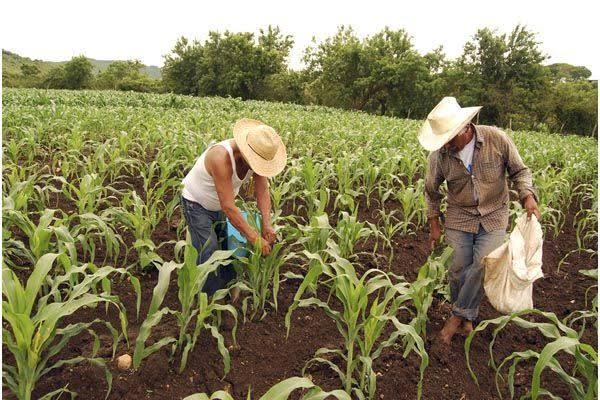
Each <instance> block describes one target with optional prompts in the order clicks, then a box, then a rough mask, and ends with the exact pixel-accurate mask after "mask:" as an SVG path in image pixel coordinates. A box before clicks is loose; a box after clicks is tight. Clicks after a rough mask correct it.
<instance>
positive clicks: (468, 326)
mask: <svg viewBox="0 0 600 400" xmlns="http://www.w3.org/2000/svg"><path fill="white" fill-rule="evenodd" d="M460 332H461V333H462V334H463V335H466V336H469V335H470V334H471V332H473V322H472V321H469V320H468V319H465V320H463V321H462V324H461V326H460Z"/></svg>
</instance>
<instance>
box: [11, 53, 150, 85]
mask: <svg viewBox="0 0 600 400" xmlns="http://www.w3.org/2000/svg"><path fill="white" fill-rule="evenodd" d="M88 60H90V62H91V63H92V65H93V66H94V73H95V74H97V73H98V72H100V71H104V70H105V69H106V68H107V67H108V66H109V65H110V64H111V63H113V62H115V61H117V60H94V59H93V58H88ZM66 62H67V61H59V62H56V61H43V60H32V59H31V58H29V57H23V56H20V55H18V54H16V53H13V52H11V51H8V50H4V49H2V74H3V75H4V74H11V75H19V74H20V73H21V65H23V64H33V65H35V66H36V67H38V69H39V70H40V73H42V74H43V73H45V72H47V71H48V70H50V69H52V68H54V67H56V66H57V65H61V64H65V63H66ZM142 73H143V74H146V75H148V76H149V77H150V78H153V79H160V67H157V66H154V65H149V66H145V67H144V68H142Z"/></svg>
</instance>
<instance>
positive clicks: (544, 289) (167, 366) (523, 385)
mask: <svg viewBox="0 0 600 400" xmlns="http://www.w3.org/2000/svg"><path fill="white" fill-rule="evenodd" d="M392 207H393V204H392ZM386 208H387V204H386ZM575 212H576V210H574V209H572V210H570V211H569V214H568V216H567V223H566V224H565V228H564V230H563V232H561V234H560V235H559V236H558V237H552V236H551V234H548V237H546V240H545V243H544V265H543V269H544V273H545V277H544V278H543V279H540V280H538V281H537V282H536V283H535V285H534V304H535V306H536V307H537V308H538V309H541V310H544V311H551V312H554V313H555V314H556V315H557V316H558V317H559V318H561V319H562V318H564V317H566V316H567V315H569V314H570V313H571V312H572V311H575V310H582V309H585V308H586V305H585V300H584V297H585V291H586V289H588V288H589V287H590V286H592V285H594V284H596V282H595V281H594V280H592V279H590V278H587V277H585V276H583V275H581V274H579V273H578V270H580V269H589V268H595V267H596V266H597V263H598V260H597V257H596V256H594V257H592V258H590V257H589V255H587V254H586V253H576V254H573V255H571V256H569V258H568V259H567V262H568V263H567V264H565V265H563V266H562V268H561V269H560V271H559V270H558V264H559V261H560V260H561V259H562V258H563V257H564V256H565V255H566V254H567V253H568V252H569V251H570V250H571V249H574V248H576V242H575V232H574V230H573V229H572V221H573V220H572V219H573V215H574V213H575ZM359 216H360V217H361V219H363V220H371V219H372V218H374V216H373V215H370V213H369V210H366V211H365V210H363V211H361V213H360V214H359ZM175 226H176V225H175V224H173V225H169V224H163V225H161V227H159V230H158V231H157V232H155V234H154V237H155V242H156V243H160V242H161V241H166V240H173V239H175V238H176V232H175ZM426 239H427V233H426V232H425V231H419V232H418V233H416V234H413V235H407V236H401V235H397V236H396V237H395V239H394V246H395V253H394V254H395V260H394V262H393V263H392V266H391V270H392V271H393V272H394V273H395V274H397V275H403V276H404V277H405V278H406V279H407V280H409V281H411V280H414V279H415V278H416V274H417V271H418V269H419V267H420V266H421V265H423V263H424V262H425V261H426V259H427V256H428V253H429V252H428V249H427V244H426V242H427V240H426ZM126 241H128V240H127V239H126ZM374 245H375V243H374V242H373V241H367V242H365V243H361V244H360V246H359V247H360V248H359V250H360V251H361V252H364V253H362V254H361V256H360V257H359V258H358V261H357V264H358V267H357V269H359V270H364V269H365V268H367V269H368V268H372V267H380V268H381V269H384V270H385V269H387V268H388V267H387V261H386V258H385V256H387V253H381V250H379V253H380V254H379V256H377V255H376V256H370V255H368V254H367V253H370V252H371V251H372V249H373V248H374V247H373V246H374ZM379 248H381V244H380V246H379ZM171 251H172V247H171V248H170V249H165V248H163V251H162V253H163V254H161V255H163V256H164V257H167V258H168V254H169V253H170V252H171ZM130 256H131V255H130ZM287 270H292V271H294V272H299V271H298V268H297V267H296V266H293V265H291V264H290V265H286V266H284V268H283V269H282V273H284V272H286V271H287ZM156 279H157V274H156V273H150V274H147V275H142V276H141V281H142V292H143V293H142V310H141V312H140V317H139V319H138V320H136V319H135V294H134V292H133V290H132V288H131V286H130V285H129V284H128V283H127V282H125V281H124V282H115V283H114V292H115V294H118V295H119V296H120V298H121V300H122V302H123V304H124V305H125V307H126V309H127V315H128V317H129V328H128V329H129V332H128V333H129V342H130V345H129V347H128V346H127V345H126V343H124V342H121V343H120V344H119V347H118V351H117V356H118V355H121V354H125V353H128V354H132V353H133V345H134V343H135V338H136V336H137V332H138V329H139V326H140V324H141V322H142V321H143V319H144V317H145V315H146V312H147V307H148V305H149V303H150V298H151V296H152V290H153V288H154V286H155V284H156ZM298 285H299V281H298V280H285V281H283V282H282V284H281V288H280V292H279V298H278V300H279V310H278V311H275V310H270V311H269V313H268V315H267V316H266V317H265V318H264V319H263V320H262V321H257V322H253V321H248V322H246V323H244V322H243V319H242V318H241V317H240V318H239V325H238V330H237V336H236V339H237V346H233V341H232V337H231V329H232V326H233V321H232V320H231V319H230V318H229V319H228V318H226V319H225V320H224V323H223V325H222V328H221V331H222V333H223V334H224V336H225V338H226V342H227V345H228V346H229V348H230V354H231V371H230V372H229V374H228V375H227V376H225V377H223V363H222V359H221V357H220V355H219V353H218V351H217V347H216V340H215V339H213V338H212V336H210V334H208V333H207V332H204V333H203V334H202V336H201V339H200V340H199V343H198V344H197V345H196V348H195V349H194V351H193V352H192V353H191V354H190V356H189V359H188V364H187V368H186V369H185V370H184V372H183V373H178V367H179V364H178V361H179V360H178V359H175V360H174V361H172V362H170V360H169V354H170V348H167V347H165V348H163V349H162V350H161V351H159V352H157V353H155V354H154V355H152V356H150V357H149V358H147V359H145V360H144V361H143V362H142V365H141V367H140V369H139V370H138V371H125V372H124V371H121V370H119V369H117V367H116V362H114V361H110V364H109V365H110V370H111V372H112V374H113V388H112V391H111V393H110V395H109V397H108V398H109V399H181V398H183V397H185V396H187V395H190V394H192V393H197V392H207V393H212V392H214V391H217V390H221V389H224V390H227V391H229V392H230V393H232V394H233V395H234V397H235V398H238V399H242V398H246V397H245V396H246V394H247V393H248V391H249V390H251V391H252V393H253V395H254V397H255V398H258V396H260V395H262V394H263V393H264V392H266V391H267V390H268V389H269V388H270V387H271V386H273V385H274V384H276V383H277V382H279V381H281V380H283V379H285V378H288V377H292V376H300V375H301V373H302V369H303V367H304V366H305V364H306V362H307V361H308V360H310V359H311V358H312V356H313V354H314V352H315V351H316V350H317V349H319V348H321V347H327V348H336V347H340V346H341V345H342V338H341V336H340V335H339V333H338V332H337V329H336V327H335V324H334V323H333V321H332V320H331V319H330V318H328V317H327V316H326V315H325V314H324V313H323V312H322V311H321V310H318V309H298V310H297V311H295V312H294V314H293V317H292V326H291V330H290V332H289V336H288V337H286V329H285V326H284V316H285V313H286V311H287V308H288V306H289V305H290V304H291V302H292V299H293V296H294V294H295V292H296V290H297V288H298ZM592 297H593V295H592ZM164 305H167V306H170V307H173V308H176V307H177V288H176V284H175V281H172V283H171V286H170V288H169V293H168V295H167V298H166V299H165V302H164ZM240 314H241V313H240ZM498 315H499V314H498V313H497V312H496V311H495V310H494V309H493V308H492V307H491V306H490V305H489V303H487V301H485V300H484V302H483V304H482V307H481V312H480V318H481V319H488V318H493V317H496V316H498ZM448 316H449V306H448V304H446V303H443V302H441V301H440V300H439V299H435V300H434V303H433V305H432V307H431V309H430V312H429V318H430V320H429V323H428V327H427V331H428V337H427V340H426V347H427V351H428V354H429V366H428V368H427V370H426V373H425V380H424V383H423V398H424V399H496V398H499V394H498V392H497V389H496V386H495V376H494V371H493V370H492V369H491V368H490V367H489V366H488V362H489V352H488V344H489V341H490V339H491V337H492V336H491V335H492V331H491V329H488V330H486V331H485V332H483V333H482V334H480V335H478V336H477V337H476V338H475V340H474V342H473V346H472V348H471V366H472V367H473V368H474V370H475V372H476V374H477V376H478V379H479V385H477V384H476V383H475V382H474V380H473V379H472V378H471V376H470V374H469V371H468V369H467V363H466V359H465V351H464V346H463V344H464V337H461V336H456V337H455V338H454V340H453V342H452V345H451V346H449V347H448V346H444V345H441V344H440V343H439V341H438V340H436V333H437V332H438V331H439V330H440V329H441V327H442V326H443V324H444V320H445V319H446V318H447V317H448ZM93 318H102V319H108V320H110V321H111V322H112V323H113V325H114V326H115V327H117V326H119V324H118V318H117V313H116V312H115V310H114V309H109V311H108V313H105V311H104V307H97V308H95V309H86V310H83V311H81V312H78V313H76V314H75V315H73V316H72V317H70V318H69V320H68V321H65V323H73V322H77V321H90V320H92V319H93ZM575 328H578V326H576V327H575ZM98 332H99V333H102V334H101V339H103V341H102V345H103V347H102V348H101V350H100V353H99V356H102V357H106V358H107V359H110V356H111V349H110V339H109V336H108V335H107V333H106V331H103V330H102V329H101V328H99V329H98ZM176 332H177V326H176V323H175V321H174V320H169V319H168V318H165V319H163V322H162V323H161V324H160V325H159V326H157V327H156V328H155V329H154V330H153V333H152V336H151V340H150V342H151V341H152V340H156V339H158V338H161V337H164V336H166V335H175V334H176ZM583 341H584V342H586V343H590V344H592V345H593V346H594V348H597V331H596V328H595V327H594V326H592V325H591V324H588V326H587V327H586V330H585V333H584V337H583ZM546 343H547V339H545V338H544V337H543V336H542V335H541V334H539V333H537V332H534V331H526V330H523V329H520V328H516V327H508V328H507V329H505V330H504V331H503V332H502V333H501V334H500V335H499V338H498V340H497V342H496V344H495V347H494V355H495V356H496V360H498V359H499V357H505V356H507V355H509V354H510V353H512V352H513V351H520V350H524V349H534V350H538V351H539V350H541V349H542V348H543V346H544V345H545V344H546ZM91 349H92V338H91V337H90V336H89V335H86V334H82V335H80V336H78V337H77V338H75V339H74V340H72V341H71V342H70V343H69V345H68V346H67V348H66V349H65V350H64V351H63V352H62V353H61V354H60V355H59V358H68V357H73V356H76V355H89V354H91ZM3 355H4V356H5V358H6V359H8V360H10V355H9V353H8V352H7V350H6V349H5V348H3ZM559 360H560V361H561V363H565V364H563V365H570V364H572V360H570V359H569V357H568V356H566V355H561V356H560V357H559ZM419 362H420V359H419V358H418V356H416V355H414V354H412V355H410V356H409V357H408V358H407V359H404V358H403V357H402V349H401V348H389V349H387V350H385V351H384V353H383V354H382V355H381V357H380V358H379V359H378V360H377V361H376V362H375V365H374V369H375V371H376V373H377V396H376V397H377V398H379V399H415V398H416V397H417V383H418V377H419ZM532 370H533V363H523V364H522V366H520V367H519V369H518V370H517V375H516V388H517V393H516V394H517V395H518V396H520V395H522V394H524V393H526V390H527V388H528V385H529V384H530V382H531V373H532ZM306 373H307V374H310V375H311V377H312V379H313V380H314V381H315V382H316V383H317V384H319V385H320V386H322V387H323V388H324V389H329V390H330V389H334V388H339V387H341V383H340V382H339V379H338V378H337V375H336V374H335V373H334V372H333V371H331V370H329V369H327V367H325V366H322V365H317V366H312V367H310V368H308V369H307V371H306ZM67 384H68V389H69V390H72V391H75V392H77V393H78V394H79V398H82V399H104V398H105V396H106V390H107V386H106V381H105V379H104V372H103V371H102V370H101V369H99V368H97V367H94V366H92V365H89V364H85V363H84V364H79V365H76V366H73V367H64V368H61V369H57V370H55V371H53V372H52V373H50V374H49V375H48V376H46V377H44V378H43V379H42V380H41V381H40V382H39V383H38V385H37V387H36V391H35V393H34V396H33V397H34V398H39V397H41V396H42V395H43V394H45V393H48V392H49V391H51V390H54V389H57V388H60V387H63V386H65V385H67ZM542 386H543V387H545V388H546V389H549V390H550V391H552V392H553V393H554V394H556V395H560V396H561V397H563V398H569V397H570V395H569V390H568V388H567V387H566V385H565V384H563V383H562V382H561V381H560V380H559V379H558V378H557V377H556V376H555V375H553V374H552V373H549V372H545V373H544V374H543V379H542ZM6 393H8V392H7V391H6V390H5V394H6ZM503 394H504V395H506V394H507V390H506V388H505V387H504V388H503ZM7 398H9V397H8V396H7Z"/></svg>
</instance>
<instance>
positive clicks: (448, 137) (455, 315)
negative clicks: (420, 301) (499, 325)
mask: <svg viewBox="0 0 600 400" xmlns="http://www.w3.org/2000/svg"><path fill="white" fill-rule="evenodd" d="M480 109H481V107H467V108H461V107H460V106H459V105H458V102H457V101H456V99H455V98H454V97H445V98H444V99H442V101H441V102H440V103H439V104H438V105H437V106H436V107H435V108H434V109H433V110H432V111H431V112H430V113H429V115H428V116H427V120H426V121H425V123H424V124H423V127H422V128H421V131H420V133H419V142H420V143H421V145H422V146H423V147H424V148H425V149H427V150H429V151H431V153H430V154H429V157H428V167H427V177H426V181H425V198H426V201H427V218H428V221H429V226H430V234H429V243H430V246H431V249H432V250H433V249H434V247H435V245H436V243H437V242H438V241H439V239H440V236H441V224H440V218H441V217H442V214H441V213H440V202H441V200H442V197H443V196H442V193H441V192H440V190H439V188H440V185H441V184H442V183H443V182H444V181H446V182H447V187H448V190H447V196H446V204H447V210H446V216H445V222H444V224H445V229H446V241H447V243H448V244H449V245H450V246H451V247H452V248H453V250H454V253H453V259H452V265H451V267H450V270H449V271H448V277H449V282H450V293H451V300H452V316H451V317H450V318H449V319H448V320H447V321H446V324H445V326H444V328H443V329H442V331H441V332H440V338H441V339H442V341H443V342H444V343H446V344H450V341H451V340H452V336H453V335H454V334H455V333H456V332H457V331H458V330H459V329H461V330H462V331H463V332H464V333H468V332H470V331H472V330H473V321H474V320H475V319H476V318H477V314H478V311H479V304H480V302H481V299H482V297H483V290H482V284H483V265H482V259H483V258H484V257H485V256H487V255H488V254H489V253H490V252H491V251H493V250H494V249H496V248H497V247H498V246H500V245H501V244H502V242H503V240H504V236H505V233H506V228H507V225H508V203H509V190H508V185H507V180H506V175H507V174H508V178H509V179H510V181H511V182H512V183H513V185H514V186H515V189H516V190H517V192H518V195H519V199H520V201H521V203H522V204H523V207H524V208H525V210H526V211H527V214H528V217H529V218H531V215H535V216H536V217H537V218H538V219H540V212H539V210H538V206H537V194H536V191H535V189H534V188H533V184H532V178H531V171H530V170H529V169H528V168H527V167H526V166H525V165H524V164H523V161H522V160H521V157H520V156H519V152H518V151H517V148H516V147H515V145H514V143H513V142H512V141H511V139H510V138H509V137H508V136H507V135H506V134H505V133H504V132H502V131H501V130H500V129H498V128H495V127H491V126H485V125H474V124H472V123H471V120H472V119H473V117H474V116H475V115H476V114H477V113H478V112H479V110H480Z"/></svg>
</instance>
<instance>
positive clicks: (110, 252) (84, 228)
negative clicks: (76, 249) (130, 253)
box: [71, 212, 127, 264]
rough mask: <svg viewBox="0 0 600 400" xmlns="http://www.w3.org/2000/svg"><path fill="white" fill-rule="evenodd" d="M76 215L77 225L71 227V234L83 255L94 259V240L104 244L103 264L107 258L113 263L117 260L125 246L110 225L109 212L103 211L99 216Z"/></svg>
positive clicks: (89, 214) (90, 214) (91, 259)
mask: <svg viewBox="0 0 600 400" xmlns="http://www.w3.org/2000/svg"><path fill="white" fill-rule="evenodd" d="M77 217H78V219H79V225H76V226H75V227H74V228H73V229H72V231H71V235H72V236H73V237H75V238H77V241H78V242H79V243H81V249H82V251H83V255H84V257H86V258H88V259H89V260H90V261H91V262H94V261H95V258H96V242H98V243H99V244H100V245H102V246H104V250H105V252H104V259H103V260H102V263H103V264H104V263H106V262H107V261H108V260H111V261H112V262H113V263H116V262H118V260H119V255H120V254H121V248H123V247H125V242H124V241H123V238H122V237H121V235H119V234H118V233H116V232H115V230H114V229H113V228H112V227H111V226H110V224H109V223H110V217H109V213H107V212H103V213H101V214H100V216H98V215H96V214H92V213H86V214H81V215H78V216H77ZM107 222H109V223H107ZM126 258H127V257H125V259H126Z"/></svg>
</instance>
